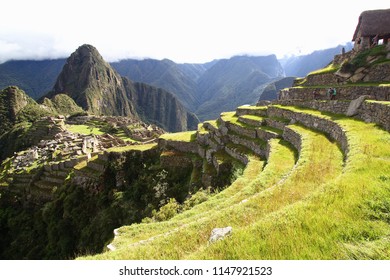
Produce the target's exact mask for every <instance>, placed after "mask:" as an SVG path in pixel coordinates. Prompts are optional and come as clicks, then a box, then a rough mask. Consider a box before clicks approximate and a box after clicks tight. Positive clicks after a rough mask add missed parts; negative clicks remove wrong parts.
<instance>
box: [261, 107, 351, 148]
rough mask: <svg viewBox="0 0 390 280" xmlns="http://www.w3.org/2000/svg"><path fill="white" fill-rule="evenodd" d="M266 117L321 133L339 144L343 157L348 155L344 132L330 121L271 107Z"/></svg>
mask: <svg viewBox="0 0 390 280" xmlns="http://www.w3.org/2000/svg"><path fill="white" fill-rule="evenodd" d="M268 115H269V116H271V117H272V116H276V117H278V116H279V117H283V118H286V119H290V120H292V122H299V123H301V124H303V125H305V126H307V127H309V128H312V129H315V130H319V131H322V132H324V133H326V134H328V135H329V136H330V137H331V138H332V139H334V140H336V141H337V142H338V143H339V144H340V146H341V149H342V151H343V152H344V154H345V155H346V154H348V150H349V149H348V140H347V136H346V134H345V131H344V130H343V129H342V128H341V127H340V126H339V125H338V124H337V123H335V122H333V121H331V120H328V119H325V118H321V117H318V116H313V115H310V114H305V113H301V112H294V111H290V110H288V109H283V108H278V107H272V106H271V107H269V108H268ZM286 128H287V127H286ZM286 128H285V130H286ZM283 136H285V135H283ZM298 150H299V149H298Z"/></svg>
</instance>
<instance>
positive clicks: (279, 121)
mask: <svg viewBox="0 0 390 280" xmlns="http://www.w3.org/2000/svg"><path fill="white" fill-rule="evenodd" d="M289 123H290V120H287V119H283V118H277V117H273V118H272V117H268V118H266V119H265V125H266V126H270V127H274V128H277V129H280V130H281V131H283V129H284V128H285V126H286V125H288V124H289Z"/></svg>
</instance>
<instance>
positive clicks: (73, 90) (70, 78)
mask: <svg viewBox="0 0 390 280" xmlns="http://www.w3.org/2000/svg"><path fill="white" fill-rule="evenodd" d="M53 91H54V94H58V93H66V94H67V95H69V96H70V97H72V98H73V99H74V100H75V101H76V103H77V104H78V105H79V106H81V107H82V108H83V109H84V110H87V111H89V112H91V113H93V114H97V115H101V114H104V115H125V116H132V115H136V112H135V109H134V107H133V106H132V104H131V103H129V102H126V100H125V99H126V98H125V96H126V91H125V89H124V88H123V82H122V78H121V77H120V76H119V74H118V73H117V72H116V71H115V70H114V69H112V67H111V66H110V64H108V63H107V62H106V61H104V59H103V57H102V56H101V55H100V53H99V52H98V50H97V49H96V48H95V47H93V46H91V45H87V44H85V45H82V46H80V47H79V48H78V49H77V50H76V51H75V52H74V53H72V54H71V56H70V57H69V58H68V59H67V61H66V64H65V65H64V68H63V69H62V72H61V73H60V75H59V76H58V78H57V82H56V84H55V85H54V89H53ZM118 93H119V94H118Z"/></svg>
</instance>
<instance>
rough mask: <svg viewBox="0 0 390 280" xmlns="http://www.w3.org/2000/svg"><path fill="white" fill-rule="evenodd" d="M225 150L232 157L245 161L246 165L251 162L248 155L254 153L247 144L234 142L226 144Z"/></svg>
mask: <svg viewBox="0 0 390 280" xmlns="http://www.w3.org/2000/svg"><path fill="white" fill-rule="evenodd" d="M225 152H226V153H227V154H228V155H230V156H231V157H233V158H235V159H236V160H238V161H240V162H241V163H243V164H244V165H247V164H248V162H249V158H248V155H250V154H252V153H253V152H252V151H251V150H250V149H248V148H246V147H245V146H242V145H238V144H232V143H230V144H228V145H226V146H225Z"/></svg>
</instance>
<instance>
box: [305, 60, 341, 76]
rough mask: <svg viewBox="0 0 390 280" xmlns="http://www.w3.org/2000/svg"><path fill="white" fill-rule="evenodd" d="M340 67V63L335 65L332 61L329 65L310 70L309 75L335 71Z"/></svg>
mask: <svg viewBox="0 0 390 280" xmlns="http://www.w3.org/2000/svg"><path fill="white" fill-rule="evenodd" d="M339 68H340V65H334V64H333V63H330V64H329V65H328V66H326V67H324V68H321V69H318V70H315V71H312V72H310V73H309V74H308V76H310V75H321V74H328V73H335V72H336V71H337V70H338V69H339Z"/></svg>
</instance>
